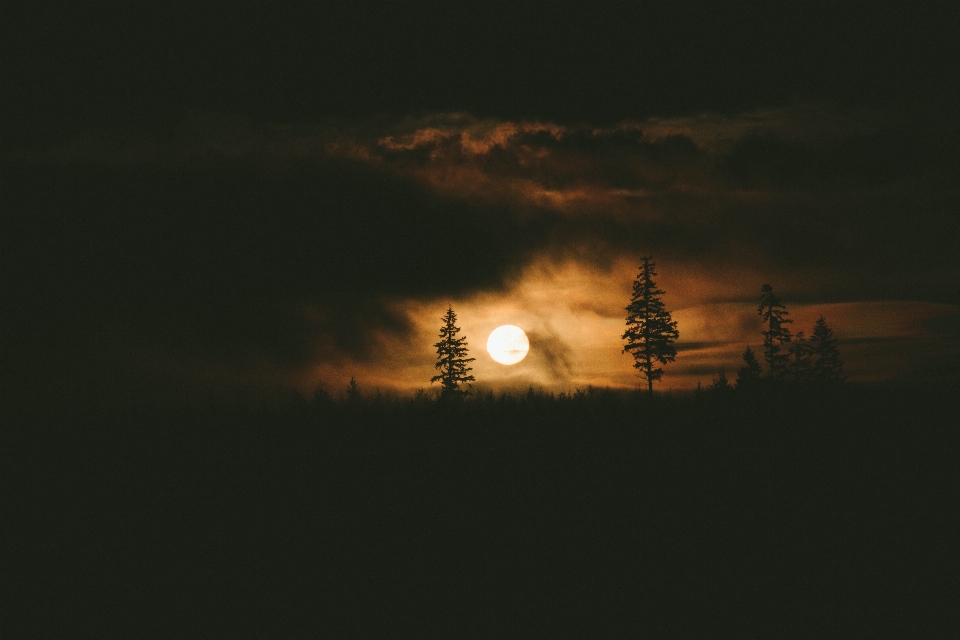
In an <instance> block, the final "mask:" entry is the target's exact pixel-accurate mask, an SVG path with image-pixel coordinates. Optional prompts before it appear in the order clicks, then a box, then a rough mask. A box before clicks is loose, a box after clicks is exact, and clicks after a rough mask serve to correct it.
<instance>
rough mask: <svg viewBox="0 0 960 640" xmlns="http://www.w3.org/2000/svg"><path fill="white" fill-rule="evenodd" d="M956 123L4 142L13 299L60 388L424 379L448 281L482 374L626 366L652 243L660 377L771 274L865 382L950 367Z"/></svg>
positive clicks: (736, 348)
mask: <svg viewBox="0 0 960 640" xmlns="http://www.w3.org/2000/svg"><path fill="white" fill-rule="evenodd" d="M958 142H960V134H958V131H957V130H956V128H950V126H948V125H946V124H943V123H931V122H916V121H909V120H904V119H903V118H898V117H895V116H893V115H890V114H889V113H880V112H868V111H851V110H848V109H847V110H845V109H841V108H837V107H828V106H824V105H821V104H804V105H798V106H795V107H792V108H783V109H767V110H757V111H753V112H748V113H743V114H740V115H737V116H732V115H719V114H710V113H706V114H702V115H699V116H684V117H676V118H651V119H647V120H643V121H626V122H621V123H620V124H618V125H616V126H592V125H590V124H589V123H586V124H584V123H573V124H571V123H555V122H544V121H536V120H530V121H508V120H496V119H489V118H487V119H484V118H476V117H473V116H471V115H470V114H466V113H439V114H434V115H429V116H420V117H416V118H407V119H391V118H386V117H380V118H366V119H354V120H345V119H340V120H327V121H324V122H320V123H313V124H304V123H300V124H296V125H287V124H268V123H263V122H255V121H251V120H248V119H243V118H233V117H229V116H223V115H194V116H191V117H187V118H184V119H182V120H181V121H180V122H179V123H178V124H176V125H175V126H169V127H167V128H164V129H162V130H156V129H154V130H147V129H143V130H137V129H122V130H121V129H111V130H103V131H91V132H88V133H86V134H84V135H81V136H75V137H70V138H65V139H62V140H56V141H53V142H49V143H45V144H44V145H43V146H22V147H20V148H15V149H9V150H7V151H5V152H4V157H3V162H4V185H3V187H4V193H5V194H6V195H5V201H6V203H5V207H6V208H7V210H8V211H9V212H11V215H9V216H8V218H9V220H10V222H9V223H8V224H9V226H10V230H11V233H9V234H6V235H7V238H8V241H7V244H8V246H7V247H6V248H5V250H4V253H5V260H6V261H7V262H8V264H10V265H12V268H13V272H14V273H16V274H18V283H17V287H18V290H17V294H18V296H19V299H21V300H30V301H31V304H30V305H23V307H22V308H18V309H15V310H14V311H13V312H12V317H13V318H14V319H15V320H16V321H17V323H18V324H17V325H16V326H18V327H21V328H22V332H23V337H24V342H23V343H22V344H23V345H25V346H24V347H23V349H24V350H28V349H31V348H34V346H36V357H35V358H34V360H33V364H32V365H31V366H32V367H33V372H32V375H34V376H36V377H39V378H44V377H48V378H49V379H50V380H51V384H55V381H56V380H57V379H58V376H61V375H62V372H63V371H66V372H67V375H68V376H69V377H71V379H73V378H74V374H79V373H80V372H82V371H83V370H84V368H85V367H88V366H89V365H90V363H91V362H93V363H96V367H95V368H96V370H97V371H98V372H99V373H96V374H94V375H93V376H92V378H90V379H92V380H95V381H96V380H102V381H106V380H114V379H116V380H121V382H120V383H118V384H119V387H120V388H125V387H124V385H126V387H136V386H138V385H140V384H141V383H142V385H143V387H144V388H149V387H150V386H151V385H154V384H155V381H156V380H157V379H162V380H164V381H165V382H164V384H167V385H168V386H174V387H176V386H177V385H178V384H184V385H187V386H189V385H193V384H216V385H223V386H226V387H230V386H237V385H250V384H253V385H257V384H260V385H267V386H270V385H272V386H281V387H282V386H292V387H296V388H299V389H301V390H303V391H307V390H308V389H309V388H310V387H311V386H312V385H315V384H319V383H325V384H327V385H328V386H330V387H338V386H339V385H341V384H343V383H344V381H345V380H346V379H347V378H349V377H350V376H351V375H356V376H357V377H358V379H360V380H361V381H362V382H363V383H365V384H368V385H369V386H380V387H391V386H392V387H399V388H402V389H410V388H416V387H417V386H428V381H429V377H430V375H431V371H432V364H433V358H434V354H433V353H432V351H431V347H430V345H431V344H432V343H433V342H435V336H434V335H433V333H435V331H436V328H437V327H438V326H439V325H438V324H437V319H438V318H439V316H440V315H441V314H442V310H443V309H445V308H446V306H447V305H448V304H453V305H454V307H455V309H456V310H457V312H458V317H459V318H460V320H461V321H462V324H463V325H464V329H465V332H466V333H467V335H468V336H469V338H470V344H471V347H472V349H473V350H475V351H477V352H478V353H475V354H474V355H477V356H478V361H477V364H476V369H477V371H476V373H477V374H478V384H487V385H490V386H494V387H495V386H497V385H503V386H518V385H524V384H540V385H544V386H552V387H570V386H585V385H588V384H595V385H610V386H630V385H631V384H633V382H632V381H633V378H632V377H631V376H632V375H633V374H632V369H631V368H630V362H629V359H628V358H627V357H626V356H624V355H622V354H621V353H620V349H621V344H620V341H619V335H620V333H622V316H623V307H624V306H625V305H626V302H627V301H628V297H629V286H630V282H631V281H632V278H633V277H634V276H635V273H634V270H635V268H636V263H637V259H638V257H639V256H640V255H644V254H650V255H653V256H654V257H655V259H656V261H657V263H658V266H659V270H660V273H661V277H660V279H659V280H658V282H659V283H660V285H661V286H662V287H663V288H664V289H665V290H666V291H667V294H666V296H665V301H666V303H667V305H668V307H669V308H671V309H673V310H674V311H675V317H676V318H677V319H678V321H679V322H680V331H681V340H680V344H679V347H680V355H679V356H678V358H677V362H676V363H675V364H674V365H671V366H670V367H669V368H668V370H667V375H666V377H665V378H664V383H665V385H666V386H667V387H672V388H682V387H684V386H692V385H693V384H695V379H696V378H698V377H702V378H707V377H708V373H709V372H711V371H715V370H717V369H719V368H727V369H728V370H730V369H732V368H734V367H735V366H737V362H736V361H737V358H738V357H739V352H741V351H742V349H743V347H744V346H745V344H746V343H749V342H751V341H752V342H753V343H754V344H756V343H757V342H758V341H759V323H758V320H757V319H756V318H755V317H754V316H755V299H756V297H757V295H758V292H759V287H760V285H761V284H762V283H764V282H770V283H773V284H774V286H775V288H776V290H777V292H778V293H779V294H780V295H781V297H782V298H783V299H784V300H785V301H786V302H787V304H788V306H790V307H791V309H794V310H795V313H796V316H797V317H798V318H799V319H802V320H803V322H805V323H806V324H811V325H812V321H813V320H814V319H815V317H816V315H817V314H819V313H823V314H824V315H827V316H828V319H829V320H830V321H831V325H832V326H833V327H834V328H835V330H836V332H837V335H838V336H840V338H841V340H844V341H846V343H844V342H842V345H843V344H846V346H848V347H849V349H848V354H847V359H848V368H849V369H850V371H851V374H852V377H853V378H854V379H863V380H866V379H884V378H889V377H892V376H894V375H901V374H902V375H907V374H905V373H903V369H904V368H906V369H908V370H911V371H919V370H921V369H923V368H924V366H926V364H925V363H929V362H931V358H932V359H933V360H935V361H936V362H938V363H940V364H937V365H936V366H938V367H940V368H941V369H944V367H945V365H944V364H943V362H945V361H946V360H948V359H949V358H950V357H952V356H951V354H953V355H956V352H957V328H956V317H957V308H956V303H957V294H958V292H957V283H958V281H960V277H958V273H960V269H958V260H957V257H956V251H955V244H956V239H957V237H958V235H960V234H958V233H957V231H958V229H957V226H958V219H960V218H958V216H957V214H958V199H957V192H956V187H955V176H956V175H960V152H958V149H960V144H958ZM54 254H55V255H56V256H57V258H58V259H57V260H52V259H50V257H51V256H52V255H54ZM808 316H809V317H808ZM906 318H911V320H910V322H912V323H913V324H910V323H908V322H907V321H906V320H905V319H906ZM751 319H752V320H751ZM505 323H510V324H518V325H520V326H522V327H524V329H526V330H528V333H529V335H530V336H531V346H532V348H531V355H530V357H528V358H527V359H526V360H525V361H524V363H522V365H518V366H517V367H514V368H507V369H505V368H503V367H502V366H499V365H493V364H492V363H486V362H484V361H483V360H482V357H480V356H483V355H485V354H482V353H479V352H481V351H482V347H483V344H484V343H485V341H486V335H487V334H488V333H489V330H492V328H493V327H495V326H496V325H497V324H505ZM904 323H906V324H904ZM434 325H436V327H435V326H434ZM804 326H805V325H804ZM908 326H909V327H926V329H924V330H922V331H920V330H918V331H914V330H913V329H909V328H905V327H908ZM796 328H802V327H800V326H799V323H798V326H797V327H796ZM807 330H808V333H809V328H808V329H807ZM870 340H874V341H875V342H870ZM884 340H887V341H888V342H886V343H882V341H884ZM911 340H913V342H911ZM889 341H899V342H889ZM924 341H926V342H924ZM921 342H922V343H923V344H924V345H927V346H923V345H921ZM871 345H873V346H871ZM921 352H922V353H924V354H927V355H924V356H923V357H920V356H919V355H917V354H919V353H921ZM91 354H93V355H91ZM938 354H939V355H938ZM901 362H902V363H905V364H903V365H902V366H901V365H900V364H898V363H901ZM946 369H947V370H950V368H949V366H946ZM131 370H135V371H136V372H137V374H136V375H134V376H129V375H126V374H125V372H128V371H131ZM951 375H955V374H951ZM97 376H100V377H99V378H98V377H97ZM138 380H139V381H141V382H137V381H138ZM112 384H113V383H109V384H108V383H103V384H99V383H98V384H95V385H94V386H96V387H97V388H100V387H101V386H102V387H111V385H112ZM113 388H117V387H113ZM136 391H137V390H136V389H126V391H124V393H127V392H130V393H134V392H136ZM140 391H142V389H141V390H140Z"/></svg>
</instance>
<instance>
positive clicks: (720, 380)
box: [710, 369, 733, 393]
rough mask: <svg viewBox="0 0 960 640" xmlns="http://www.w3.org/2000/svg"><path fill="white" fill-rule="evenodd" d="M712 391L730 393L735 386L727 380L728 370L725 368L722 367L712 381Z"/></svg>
mask: <svg viewBox="0 0 960 640" xmlns="http://www.w3.org/2000/svg"><path fill="white" fill-rule="evenodd" d="M710 391H712V392H713V393H728V392H730V391H733V387H732V386H730V381H729V380H727V372H726V371H724V370H723V369H720V371H719V373H717V376H716V377H715V378H714V379H713V381H712V382H711V383H710Z"/></svg>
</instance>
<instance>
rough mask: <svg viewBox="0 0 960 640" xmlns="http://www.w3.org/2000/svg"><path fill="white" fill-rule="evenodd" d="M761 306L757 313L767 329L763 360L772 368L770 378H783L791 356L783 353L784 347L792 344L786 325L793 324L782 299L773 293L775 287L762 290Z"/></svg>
mask: <svg viewBox="0 0 960 640" xmlns="http://www.w3.org/2000/svg"><path fill="white" fill-rule="evenodd" d="M760 290H761V291H762V292H763V295H761V296H760V306H759V307H757V312H758V313H759V314H760V317H761V318H763V322H764V324H765V325H766V326H767V328H766V329H765V330H764V331H762V332H761V333H762V334H763V359H764V360H766V362H767V366H768V367H769V368H770V378H771V379H777V378H781V377H782V376H783V374H784V372H785V371H786V368H787V363H788V362H789V359H790V357H789V355H788V354H786V353H783V349H782V347H783V345H784V344H786V343H787V342H790V330H789V329H787V328H786V327H785V326H784V325H786V324H789V323H791V322H793V320H790V319H789V318H787V316H788V315H789V313H788V312H787V308H786V307H785V306H784V305H783V303H782V302H780V298H778V297H777V296H776V294H775V293H774V292H773V287H772V286H770V285H769V284H765V285H763V286H762V287H761V289H760Z"/></svg>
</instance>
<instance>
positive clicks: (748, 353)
mask: <svg viewBox="0 0 960 640" xmlns="http://www.w3.org/2000/svg"><path fill="white" fill-rule="evenodd" d="M761 373H763V370H762V369H761V368H760V362H759V361H757V356H756V355H754V353H753V349H751V348H750V345H747V348H746V349H744V351H743V366H742V367H741V368H740V370H739V371H738V372H737V391H752V390H754V389H756V388H757V385H759V384H760V375H761Z"/></svg>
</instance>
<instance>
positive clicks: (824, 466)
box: [3, 388, 958, 637]
mask: <svg viewBox="0 0 960 640" xmlns="http://www.w3.org/2000/svg"><path fill="white" fill-rule="evenodd" d="M811 395H812V394H811V393H810V392H804V393H802V394H801V393H794V392H790V391H785V392H783V394H781V395H768V396H764V397H752V398H751V397H743V396H742V395H739V394H735V393H730V394H712V393H704V394H700V395H697V396H689V397H658V396H655V397H653V398H647V397H640V396H616V395H613V394H603V393H594V394H590V395H583V394H581V395H580V396H577V397H565V398H563V399H555V398H551V397H548V396H540V395H537V394H529V395H528V396H525V397H520V398H501V399H496V400H494V399H492V398H480V399H471V400H468V401H466V402H464V403H462V404H451V405H449V406H443V405H437V404H434V403H430V402H426V401H424V402H409V401H407V402H400V401H380V402H378V401H374V400H367V401H361V402H360V403H358V404H355V405H352V406H351V405H348V404H347V403H341V404H336V403H333V404H329V405H327V406H311V405H308V404H304V403H299V404H298V403H295V402H293V403H290V404H289V405H287V406H285V407H282V408H278V407H272V408H266V407H260V408H257V409H249V410H245V411H232V412H230V411H220V410H208V411H207V412H206V413H205V414H204V413H202V412H197V413H195V414H192V415H184V414H181V415H179V416H174V415H168V416H136V417H129V416H128V417H126V418H123V419H114V420H112V421H109V422H107V421H104V420H87V421H79V420H67V419H64V420H63V421H61V422H59V423H57V424H53V423H52V422H51V421H50V420H49V419H44V421H43V422H38V423H33V424H31V423H29V422H28V421H27V419H26V418H22V419H21V422H20V424H19V425H18V426H17V427H16V428H10V429H7V430H6V436H7V440H8V446H5V447H4V459H3V469H4V472H5V475H6V476H7V477H6V479H5V481H4V484H5V486H7V487H13V489H14V491H13V492H12V493H11V494H8V495H10V496H11V497H12V500H8V501H6V502H7V505H8V511H7V512H8V516H7V517H6V518H5V521H6V522H7V525H8V526H6V527H5V535H7V536H10V537H9V539H8V543H7V544H6V545H5V552H4V555H5V559H4V567H3V573H4V575H6V576H8V578H7V579H8V580H11V581H12V582H11V584H16V585H17V588H16V590H15V596H14V599H13V600H12V601H11V602H10V605H12V606H13V608H14V610H19V611H26V610H29V609H33V610H36V606H37V604H38V603H40V604H41V610H42V611H43V612H44V614H43V615H42V616H41V617H38V618H35V619H32V620H22V619H21V621H20V622H15V620H16V618H10V617H7V616H5V620H4V622H3V626H4V627H5V629H4V633H3V635H4V636H5V637H6V636H8V635H9V637H28V636H31V635H35V636H44V635H46V636H49V635H50V634H54V633H55V632H63V631H67V630H69V631H71V632H75V633H76V635H78V636H82V637H93V636H97V637H108V636H125V637H128V636H130V635H137V634H140V633H143V632H144V629H145V627H147V628H149V633H148V635H151V636H154V635H155V636H158V637H216V636H227V635H229V636H235V635H244V636H246V635H249V636H256V637H265V636H271V637H341V636H358V637H393V636H398V635H401V634H404V633H407V632H406V631H405V630H410V631H413V632H417V633H418V634H423V635H443V636H445V637H454V636H455V637H492V636H495V637H531V636H534V635H536V636H541V635H544V634H546V635H550V636H552V635H558V634H563V635H566V634H569V635H574V636H579V637H588V636H596V637H608V636H631V637H636V636H637V635H648V636H650V637H662V636H666V635H670V634H672V633H679V632H681V631H683V630H689V629H691V628H693V629H697V630H699V631H700V632H707V633H708V634H720V633H721V631H726V630H730V631H738V632H750V631H754V632H756V633H757V634H763V635H764V636H772V635H776V636H788V637H789V636H802V637H817V636H821V635H826V634H829V635H851V634H853V635H873V634H874V633H875V632H877V633H880V632H886V631H887V630H890V631H891V632H893V633H894V635H904V634H911V635H912V633H916V632H921V633H922V632H923V631H927V632H928V633H929V632H930V631H932V630H933V629H934V628H942V623H943V622H944V621H950V620H949V618H950V616H955V613H954V611H955V607H954V606H953V605H954V604H955V602H956V596H957V593H956V591H955V590H954V591H950V590H948V589H946V590H945V589H944V588H943V585H945V584H947V583H946V580H947V579H948V578H951V577H952V576H955V573H954V572H953V571H952V570H951V569H950V567H949V565H948V564H947V562H946V557H947V554H948V552H949V551H950V549H951V547H952V546H953V545H954V542H955V539H956V538H955V536H954V534H955V532H956V528H955V527H956V524H957V511H956V501H955V487H956V484H955V475H956V474H955V459H956V453H957V451H958V447H957V444H958V436H957V433H956V430H955V428H954V427H953V426H952V420H951V416H953V417H956V415H957V414H956V409H957V402H956V399H955V397H954V396H953V395H951V394H946V393H943V392H941V391H936V390H927V391H922V390H913V391H909V392H896V393H894V392H892V390H890V389H856V388H854V389H846V390H843V391H836V392H834V393H832V394H826V393H820V394H818V396H817V397H818V400H817V401H815V402H811ZM954 584H955V582H954ZM953 622H956V620H955V619H953ZM15 624H22V625H25V626H13V625H15Z"/></svg>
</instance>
